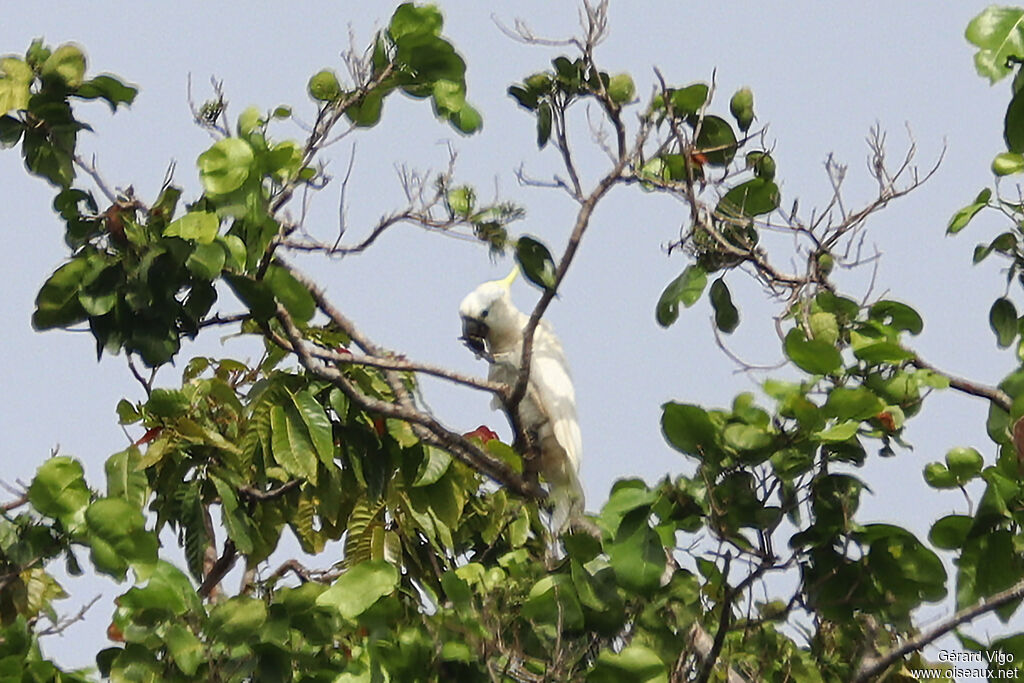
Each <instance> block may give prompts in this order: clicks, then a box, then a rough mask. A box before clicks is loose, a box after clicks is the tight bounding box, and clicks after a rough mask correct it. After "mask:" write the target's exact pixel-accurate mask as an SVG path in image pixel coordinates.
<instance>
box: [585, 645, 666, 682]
mask: <svg viewBox="0 0 1024 683" xmlns="http://www.w3.org/2000/svg"><path fill="white" fill-rule="evenodd" d="M587 680H588V681H593V682H594V683H619V682H620V681H630V683H665V682H667V681H668V668H667V667H666V666H665V663H664V662H663V661H661V658H660V657H658V654H657V653H656V652H655V651H654V650H652V649H650V648H648V647H647V646H645V645H641V644H639V643H630V644H629V645H627V646H626V647H624V648H623V649H622V651H621V652H615V651H613V650H610V649H604V650H601V653H600V654H599V655H598V657H597V662H596V663H595V664H594V668H593V669H591V670H590V673H589V674H587Z"/></svg>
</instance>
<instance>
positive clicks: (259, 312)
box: [224, 273, 277, 321]
mask: <svg viewBox="0 0 1024 683" xmlns="http://www.w3.org/2000/svg"><path fill="white" fill-rule="evenodd" d="M224 280H225V281H226V282H227V283H228V286H229V287H231V290H232V291H233V292H234V293H235V295H236V296H237V297H238V298H239V300H240V301H241V302H242V303H243V304H245V305H246V306H248V307H249V311H250V312H251V313H252V316H253V317H254V318H255V319H256V320H260V321H263V320H268V319H270V318H272V317H274V314H275V313H276V312H277V306H276V305H275V304H274V295H273V294H272V293H271V291H270V287H269V286H268V285H267V283H266V282H264V281H262V280H253V279H252V278H250V277H246V276H242V275H233V274H231V273H225V274H224Z"/></svg>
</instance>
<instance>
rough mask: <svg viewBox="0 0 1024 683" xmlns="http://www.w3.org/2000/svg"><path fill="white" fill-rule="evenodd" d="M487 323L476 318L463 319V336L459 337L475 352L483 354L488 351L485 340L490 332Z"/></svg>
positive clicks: (479, 354)
mask: <svg viewBox="0 0 1024 683" xmlns="http://www.w3.org/2000/svg"><path fill="white" fill-rule="evenodd" d="M489 331H490V330H489V328H488V327H487V323H485V322H483V321H482V320H477V319H476V318H463V319H462V336H461V337H459V339H461V340H462V342H463V343H464V344H465V345H466V346H468V347H469V348H470V350H471V351H473V353H475V354H476V355H478V356H482V355H484V354H486V353H487V349H486V345H485V340H486V339H487V333H488V332H489Z"/></svg>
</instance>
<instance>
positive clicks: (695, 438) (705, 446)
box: [661, 403, 719, 459]
mask: <svg viewBox="0 0 1024 683" xmlns="http://www.w3.org/2000/svg"><path fill="white" fill-rule="evenodd" d="M661 429H662V431H663V432H664V433H665V438H666V439H668V442H669V443H670V444H672V446H674V447H675V448H677V449H678V450H680V451H682V452H683V453H686V454H687V455H692V456H694V457H695V458H699V459H703V458H704V457H706V456H707V455H709V454H710V455H713V456H714V455H718V453H719V449H718V445H717V436H718V430H717V429H716V428H715V425H714V424H713V423H712V422H711V418H710V417H708V413H707V411H705V410H704V409H703V408H701V407H700V406H694V405H687V404H682V403H666V404H664V405H663V406H662V415H661Z"/></svg>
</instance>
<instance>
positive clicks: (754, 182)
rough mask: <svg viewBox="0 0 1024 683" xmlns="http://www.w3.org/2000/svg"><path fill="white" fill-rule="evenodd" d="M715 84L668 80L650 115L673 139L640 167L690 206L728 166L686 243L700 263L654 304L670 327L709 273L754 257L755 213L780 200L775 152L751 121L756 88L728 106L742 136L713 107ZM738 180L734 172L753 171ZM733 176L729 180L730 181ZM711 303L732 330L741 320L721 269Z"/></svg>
mask: <svg viewBox="0 0 1024 683" xmlns="http://www.w3.org/2000/svg"><path fill="white" fill-rule="evenodd" d="M710 96H711V89H710V88H709V87H708V85H707V84H706V83H693V84H691V85H688V86H686V87H682V88H665V90H664V92H663V93H661V94H658V95H655V96H654V98H653V100H652V102H651V104H650V107H649V108H648V112H647V116H648V117H649V119H650V120H651V121H652V122H653V123H654V125H656V127H657V128H658V129H662V128H664V129H667V130H670V131H672V134H671V136H670V138H669V139H670V140H671V143H670V144H669V145H663V146H662V147H661V148H659V149H658V151H657V154H656V155H655V156H653V157H652V158H650V159H649V160H647V161H646V162H645V163H643V164H642V165H641V166H640V167H639V168H638V169H637V171H636V173H637V177H638V178H639V179H640V181H641V183H642V187H644V188H645V189H648V190H655V189H658V190H669V191H674V192H678V193H680V194H682V195H683V196H684V197H685V198H686V199H687V201H689V202H690V203H691V206H694V207H696V206H698V204H699V199H698V197H699V195H700V194H701V192H702V191H703V190H704V189H705V187H706V186H707V184H708V181H709V179H710V178H709V175H708V174H709V173H711V172H712V171H713V170H714V169H722V172H723V177H722V178H721V179H719V180H716V181H715V182H714V183H713V184H714V185H715V188H716V191H717V192H719V194H720V197H719V198H718V200H717V202H716V204H715V207H714V209H713V210H712V211H710V212H703V211H699V210H696V209H695V210H694V211H693V221H692V225H691V226H690V230H689V233H688V234H687V235H686V236H685V238H684V240H683V243H684V244H685V245H686V247H687V249H688V251H689V252H690V253H691V254H692V255H693V256H694V263H693V264H691V265H689V266H687V267H686V268H685V269H684V270H683V272H682V273H681V274H680V275H679V276H678V277H677V278H675V279H674V280H673V281H672V282H670V283H669V284H668V286H667V287H666V288H665V291H664V292H663V293H662V295H661V297H660V299H659V300H658V304H657V307H656V318H657V321H658V323H659V324H660V325H662V326H663V327H668V326H670V325H671V324H672V323H674V322H675V321H676V319H677V318H678V317H679V306H680V304H682V305H683V306H684V307H688V306H692V305H693V304H694V303H696V302H697V301H698V300H699V299H700V296H701V294H702V293H703V291H704V287H705V285H706V284H707V276H708V274H710V273H714V272H717V271H723V270H725V271H728V270H729V269H731V268H734V267H735V266H737V265H739V264H741V263H743V262H745V261H746V260H748V259H749V258H750V256H751V254H752V253H753V250H754V249H755V247H756V246H757V243H758V232H757V228H756V225H755V219H756V218H757V217H758V216H764V215H766V214H770V213H772V212H773V211H774V210H775V209H777V208H778V206H779V201H780V193H779V187H778V185H776V183H775V172H776V166H775V160H774V159H773V158H772V156H771V154H770V153H769V152H767V151H765V150H763V149H760V148H757V145H754V144H753V142H754V138H753V137H752V136H751V135H750V133H749V131H750V127H751V125H752V123H753V120H754V98H753V94H752V93H751V91H750V89H748V88H742V89H740V90H738V91H737V92H736V93H735V94H733V96H732V98H731V99H730V102H729V110H730V113H731V114H732V117H733V119H734V120H735V122H736V127H737V128H738V129H739V130H740V132H741V134H742V136H743V137H737V134H736V131H735V130H734V129H733V126H732V124H730V123H729V122H728V121H727V120H726V119H724V118H723V117H720V116H716V115H713V114H708V113H707V108H708V107H709V106H710V104H711V101H710ZM749 146H754V148H755V149H753V150H751V151H749V152H746V153H745V154H744V155H743V164H742V165H739V164H738V163H737V162H736V157H737V156H738V154H739V152H740V150H742V149H743V148H745V147H749ZM748 174H749V177H748V178H747V179H746V180H743V181H742V182H738V183H735V182H734V180H732V179H733V178H735V176H736V175H748ZM726 178H729V179H730V181H731V182H730V185H731V186H728V187H726V186H724V182H723V181H724V180H725V179H726ZM710 299H711V303H712V304H713V306H714V309H715V320H716V324H717V325H718V328H719V329H720V330H722V331H723V332H726V333H730V332H732V331H733V330H735V329H736V327H737V325H739V312H738V311H737V309H736V307H735V305H734V304H733V303H732V296H731V293H730V292H729V288H728V286H727V285H726V283H725V275H724V274H723V275H721V276H720V277H719V278H718V279H716V280H715V282H714V283H713V284H712V287H711V290H710Z"/></svg>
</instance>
